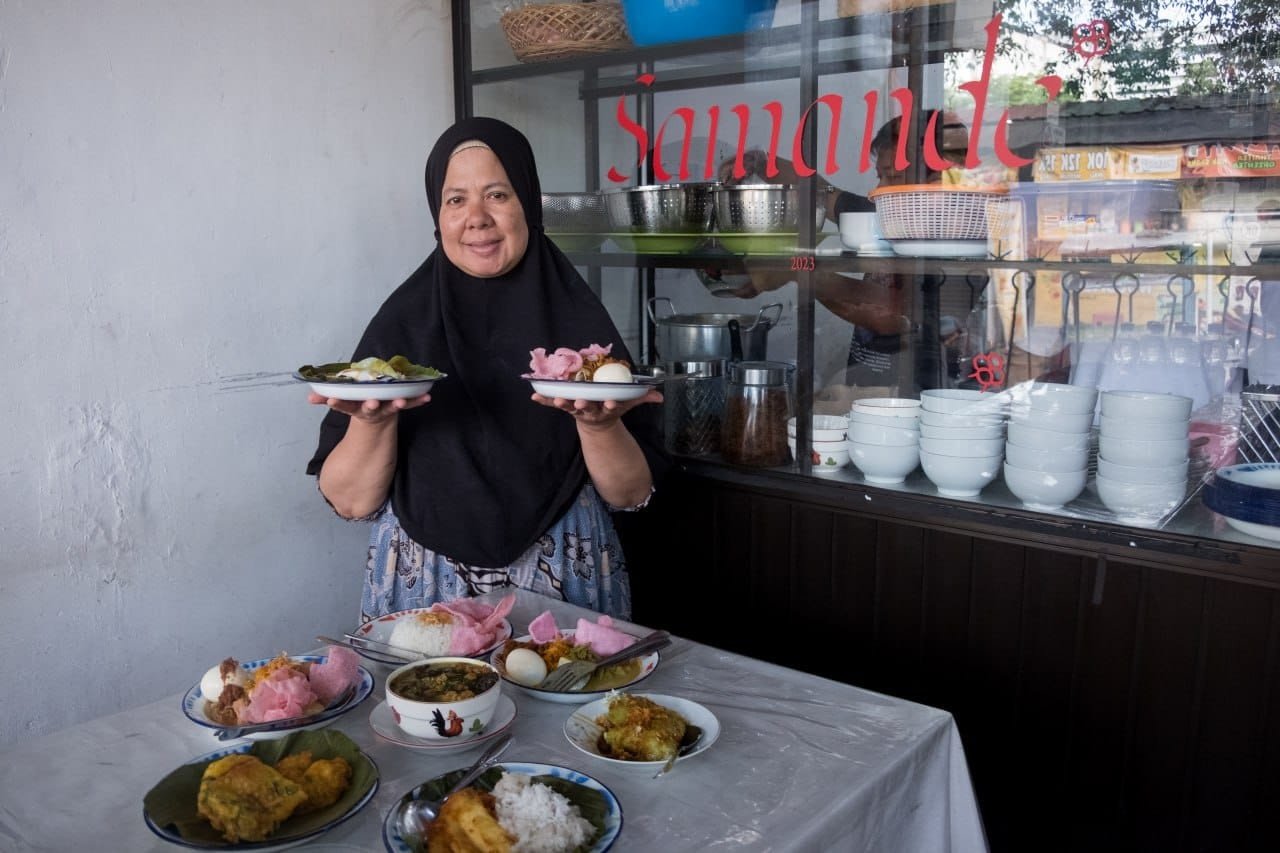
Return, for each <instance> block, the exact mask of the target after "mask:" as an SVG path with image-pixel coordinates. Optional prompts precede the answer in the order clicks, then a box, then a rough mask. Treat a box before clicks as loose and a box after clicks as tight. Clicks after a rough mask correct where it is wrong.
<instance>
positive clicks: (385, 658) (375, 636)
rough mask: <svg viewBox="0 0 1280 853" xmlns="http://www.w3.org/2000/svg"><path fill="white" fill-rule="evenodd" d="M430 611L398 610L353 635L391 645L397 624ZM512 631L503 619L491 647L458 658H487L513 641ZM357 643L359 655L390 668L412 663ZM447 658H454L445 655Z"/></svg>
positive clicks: (365, 624)
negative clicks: (392, 634)
mask: <svg viewBox="0 0 1280 853" xmlns="http://www.w3.org/2000/svg"><path fill="white" fill-rule="evenodd" d="M430 609H431V608H430V607H415V608H413V609H412V610H397V611H396V612H395V613H388V614H387V615H385V616H379V617H378V618H377V619H374V620H372V621H370V622H366V623H364V624H363V625H361V626H360V627H359V628H356V629H355V630H354V631H352V632H351V634H352V636H355V637H361V638H363V639H366V640H375V641H377V642H379V643H390V642H391V632H392V631H394V630H395V627H396V622H398V621H399V620H401V619H404V618H405V617H407V616H413V615H415V614H417V613H426V612H427V611H429V610H430ZM511 630H512V629H511V623H510V622H508V621H507V620H506V619H503V620H502V624H501V625H499V626H498V636H497V637H496V638H495V639H494V641H493V642H492V643H491V644H490V645H488V646H486V647H484V648H483V649H480V650H479V651H475V652H472V653H471V654H469V655H460V656H458V657H472V658H483V657H486V656H487V655H488V654H489V653H490V652H492V651H493V650H494V649H497V648H501V647H502V644H503V643H505V642H506V641H507V640H509V639H511ZM357 642H359V641H358V640H352V646H351V648H353V649H355V651H356V652H357V653H358V654H360V655H362V656H363V657H366V658H368V659H369V660H371V661H375V662H377V663H385V664H388V665H390V666H400V665H402V664H406V663H410V661H409V660H407V659H401V658H400V657H399V656H397V654H396V653H395V652H391V651H389V650H388V651H385V652H384V653H382V654H379V652H380V651H382V650H381V649H380V648H379V647H377V646H373V645H370V646H369V647H368V648H360V647H358V646H356V645H355V644H356V643H357ZM445 657H453V656H451V655H445ZM423 659H424V660H425V659H426V657H425V656H423Z"/></svg>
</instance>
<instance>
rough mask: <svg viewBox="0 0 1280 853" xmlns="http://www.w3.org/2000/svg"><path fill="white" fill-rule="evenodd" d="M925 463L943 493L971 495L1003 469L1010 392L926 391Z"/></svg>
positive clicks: (922, 440) (922, 394)
mask: <svg viewBox="0 0 1280 853" xmlns="http://www.w3.org/2000/svg"><path fill="white" fill-rule="evenodd" d="M920 406H921V411H920V467H922V468H924V473H925V476H926V477H928V478H929V479H930V481H932V482H933V485H934V486H936V487H937V489H938V494H940V495H945V496H947V497H953V498H970V497H973V496H975V495H977V494H978V493H979V492H981V491H982V489H983V488H984V487H985V486H986V485H987V483H990V482H991V481H992V480H994V479H995V478H996V476H997V475H998V474H999V473H1000V460H1001V459H1003V458H1004V420H1005V412H1006V411H1007V409H1008V396H1007V395H1005V394H1002V393H987V392H984V391H969V390H965V389H960V388H954V389H952V388H941V389H937V390H933V391H921V392H920Z"/></svg>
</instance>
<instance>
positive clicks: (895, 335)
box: [720, 116, 964, 394]
mask: <svg viewBox="0 0 1280 853" xmlns="http://www.w3.org/2000/svg"><path fill="white" fill-rule="evenodd" d="M901 127H902V118H901V116H897V117H894V118H892V119H890V120H889V121H887V122H885V123H884V124H882V125H881V126H880V129H879V130H877V131H876V135H875V136H874V137H872V140H871V144H870V146H869V151H870V153H871V157H872V159H873V161H874V163H875V170H876V186H877V187H888V186H901V185H904V184H909V183H912V182H913V178H912V176H911V173H910V172H909V171H908V170H905V169H900V168H898V166H897V148H898V135H899V132H900V129H901ZM939 147H940V148H942V146H941V144H940V145H939ZM944 156H945V157H947V159H950V160H952V161H953V162H963V159H964V155H963V152H961V153H956V152H954V151H950V152H947V151H944ZM743 165H744V168H745V171H746V177H745V178H743V179H741V180H740V181H735V179H734V178H733V168H734V163H733V161H732V160H729V161H726V162H725V163H724V164H722V166H721V168H720V179H721V180H722V181H724V182H725V183H736V182H742V183H749V182H752V181H756V180H760V179H761V178H760V176H761V175H763V174H764V172H765V155H764V152H762V151H748V152H745V153H744V155H743ZM777 168H778V174H777V175H775V176H774V177H772V178H768V179H767V180H769V181H772V182H776V183H784V184H788V183H789V184H796V183H798V182H799V181H800V180H801V179H800V178H799V177H798V176H797V175H796V172H795V168H794V167H793V166H792V164H791V163H790V162H788V161H787V160H784V159H781V158H779V159H778V160H777ZM925 181H926V182H927V183H940V182H941V181H942V175H941V173H940V172H937V171H934V170H929V171H928V172H927V173H926V175H925ZM818 192H819V198H822V199H824V206H825V210H826V215H827V218H828V219H830V220H832V221H834V222H839V221H840V214H842V213H855V212H856V213H862V212H871V211H874V210H875V209H876V206H875V202H873V201H872V200H871V199H869V198H867V197H866V196H862V195H858V194H857V193H853V192H848V191H846V190H841V189H839V188H838V187H836V186H834V185H832V184H830V183H829V182H827V181H825V180H823V179H821V178H819V188H818ZM926 278H927V277H926ZM792 280H794V277H793V276H792V275H791V274H790V273H786V272H771V271H758V272H753V273H752V276H751V283H750V284H749V285H747V286H746V287H744V288H742V289H740V290H739V291H737V292H736V293H735V294H733V295H736V296H741V297H744V298H749V297H751V296H755V295H757V294H759V293H762V292H765V291H768V290H775V289H777V288H778V287H781V286H782V285H784V284H786V283H788V282H789V281H792ZM912 281H914V278H913V277H908V276H901V275H894V274H888V273H867V274H865V275H864V276H863V277H862V279H861V280H860V281H854V280H851V279H849V278H846V277H845V276H842V275H838V274H835V273H831V272H819V273H817V274H815V275H814V276H813V284H814V289H815V296H816V298H817V300H818V302H819V303H821V304H822V305H823V306H824V307H826V308H827V310H829V311H831V313H833V314H835V315H836V316H837V317H840V318H841V319H843V320H846V321H848V322H849V323H850V324H852V325H853V334H852V337H851V339H850V343H849V354H848V359H847V369H846V372H845V383H846V384H847V385H851V386H863V387H865V386H886V387H898V388H899V391H900V392H901V393H904V394H911V393H914V392H916V391H919V387H910V385H909V384H908V383H910V384H913V385H916V386H920V387H926V386H927V385H929V384H930V376H931V373H932V372H933V371H934V370H935V369H936V368H935V367H934V366H930V365H929V364H927V363H924V364H916V365H914V370H913V371H912V373H906V374H905V375H904V367H905V365H903V364H902V363H901V356H902V354H903V353H904V352H905V351H906V350H907V349H908V342H909V340H910V335H911V334H912V330H913V324H912V321H911V319H910V318H909V317H908V316H906V314H907V311H908V310H909V309H908V296H907V294H906V293H905V292H904V289H905V288H906V287H907V286H908V285H909V284H910V283H911V282H912ZM925 284H926V286H927V282H926V283H925ZM926 325H927V324H926ZM934 328H936V324H934ZM925 349H926V350H928V349H929V348H925ZM921 355H924V352H923V351H922V353H921ZM927 360H928V359H927V358H925V359H924V361H925V362H927ZM912 374H914V375H912Z"/></svg>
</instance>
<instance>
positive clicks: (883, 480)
mask: <svg viewBox="0 0 1280 853" xmlns="http://www.w3.org/2000/svg"><path fill="white" fill-rule="evenodd" d="M919 419H920V401H919V400H910V399H907V398H905V397H869V398H866V399H862V400H855V401H854V403H853V408H852V409H850V410H849V442H848V447H849V459H850V460H851V461H852V462H853V464H854V466H855V467H856V468H857V469H858V470H859V471H861V472H862V476H863V477H865V478H866V479H867V482H868V483H878V484H880V485H894V484H897V483H901V482H902V481H903V480H905V479H907V475H908V474H910V473H911V472H912V471H914V470H915V469H916V466H917V465H919V464H920V429H919V426H920V423H919Z"/></svg>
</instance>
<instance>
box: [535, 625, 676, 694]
mask: <svg viewBox="0 0 1280 853" xmlns="http://www.w3.org/2000/svg"><path fill="white" fill-rule="evenodd" d="M670 644H671V635H670V634H668V633H667V632H666V631H654V632H653V633H652V634H649V635H648V636H646V637H642V638H640V639H639V640H637V641H635V642H634V643H632V644H631V645H629V646H627V647H626V648H625V649H623V650H622V651H620V652H617V653H616V654H612V655H609V656H608V657H606V658H602V659H601V660H598V661H589V660H574V661H569V662H568V663H562V664H560V666H558V667H556V668H555V669H553V670H552V671H551V672H550V673H548V674H547V677H546V678H544V679H542V681H540V682H539V683H538V684H537V685H536V686H537V689H539V690H550V691H552V692H553V693H570V692H573V691H575V690H577V689H580V687H581V685H582V683H583V682H585V681H586V680H587V679H588V678H590V677H591V676H592V674H593V673H595V671H596V670H598V669H600V668H601V667H606V666H613V665H614V664H617V663H622V662H623V661H627V660H631V659H632V658H634V657H639V656H640V655H642V654H646V653H648V652H653V651H657V650H658V649H661V648H665V647H666V646H669V645H670Z"/></svg>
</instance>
